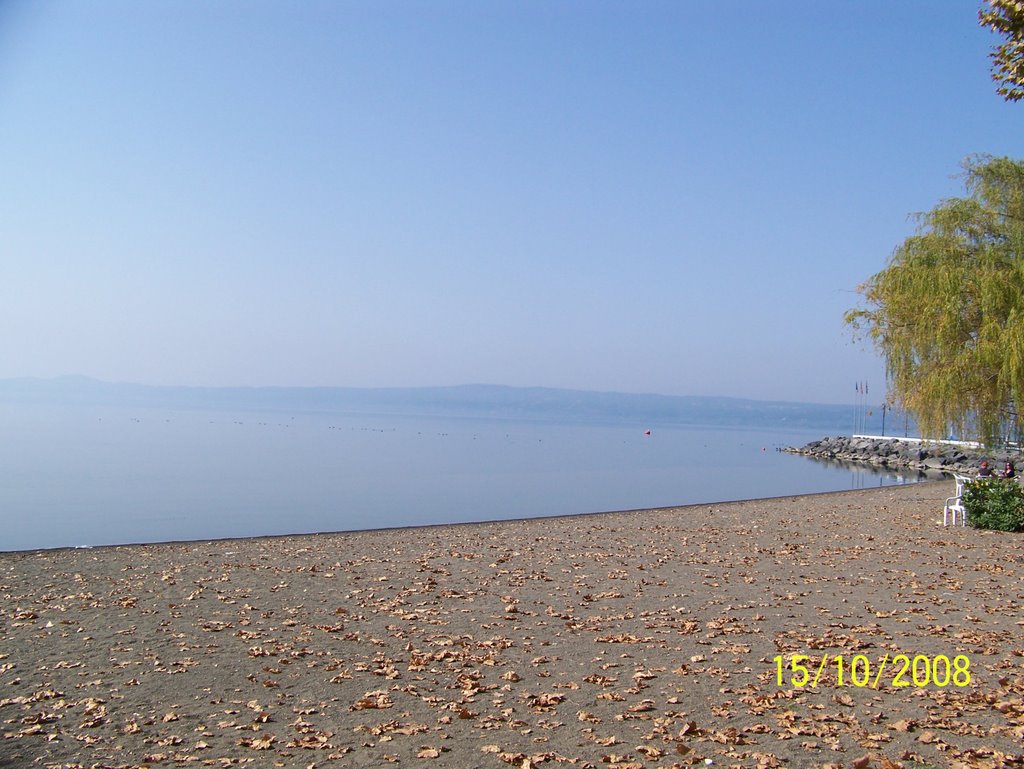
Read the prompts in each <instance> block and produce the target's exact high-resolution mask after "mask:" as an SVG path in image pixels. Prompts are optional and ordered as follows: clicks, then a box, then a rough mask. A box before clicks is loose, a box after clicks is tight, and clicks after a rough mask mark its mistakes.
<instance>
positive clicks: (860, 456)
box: [782, 436, 1024, 475]
mask: <svg viewBox="0 0 1024 769" xmlns="http://www.w3.org/2000/svg"><path fill="white" fill-rule="evenodd" d="M782 450H783V451H785V452H788V453H791V454H801V455H803V456H807V457H815V458H817V459H830V460H838V461H844V462H859V463H863V464H871V465H876V466H878V467H888V468H892V469H897V468H908V469H913V470H923V471H937V472H943V473H950V474H951V473H963V474H966V475H974V474H975V473H977V471H978V465H979V464H980V463H981V460H982V459H987V460H988V461H989V464H990V465H992V467H993V469H994V470H1001V469H1002V467H1003V465H1004V464H1005V463H1006V462H1013V463H1014V465H1015V466H1017V467H1018V468H1021V467H1022V465H1024V454H1021V453H1020V452H1019V451H1010V450H1003V449H985V448H972V447H970V446H963V445H959V444H952V443H939V442H924V441H913V440H901V439H899V438H864V437H856V436H855V437H852V438H851V437H845V436H838V437H835V438H822V439H821V440H820V441H811V442H810V443H808V444H807V445H806V446H803V447H802V448H793V447H789V448H785V449H782Z"/></svg>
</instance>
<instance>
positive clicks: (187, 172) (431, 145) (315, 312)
mask: <svg viewBox="0 0 1024 769" xmlns="http://www.w3.org/2000/svg"><path fill="white" fill-rule="evenodd" d="M976 14H977V4H976V3H974V2H971V1H970V0H966V1H965V0H957V1H954V0H901V1H900V2H892V1H891V0H865V1H864V2H852V1H851V2H840V1H837V2H821V0H800V1H796V0H793V1H787V0H778V1H777V2H750V3H742V4H739V5H737V4H734V3H733V4H728V3H727V4H722V3H720V2H712V1H711V0H707V1H706V2H697V1H696V0H679V1H678V2H601V1H600V0H596V1H594V2H551V1H550V0H536V1H531V0H525V1H521V0H516V1H515V2H512V1H511V0H509V1H504V0H501V1H499V0H486V1H485V2H476V0H472V1H470V0H466V1H465V2H461V1H460V2H447V1H441V0H438V2H387V1H384V2H381V1H380V0H373V1H372V2H371V1H369V0H367V2H341V1H338V2H309V1H307V2H302V3H292V2H283V1H282V2H261V1H259V0H254V1H251V2H241V1H238V2H218V1H217V0H214V1H213V2H181V1H180V0H174V2H163V1H161V0H147V1H146V2H137V1H136V0H130V1H124V2H116V1H114V0H107V1H103V2H84V1H81V2H70V1H68V2H31V3H30V2H12V1H10V0H8V1H7V2H2V3H0V327H2V331H0V377H8V376H55V375H60V374H67V373H78V374H86V375H91V376H95V377H98V378H101V379H108V380H115V381H134V382H143V383H152V384H195V385H271V384H278V385H352V386H412V385H448V384H465V383H495V384H510V385H539V386H549V387H569V388H579V389H594V390H618V391H624V392H654V393H664V394H680V395H730V396H740V397H753V398H770V399H780V400H802V401H818V402H852V401H853V399H854V398H855V393H854V383H855V382H856V381H858V380H867V381H869V382H870V384H871V393H872V395H874V394H876V393H877V396H878V398H881V396H882V393H883V389H884V388H883V381H884V364H883V361H882V360H881V359H880V358H879V357H878V356H877V355H876V354H875V353H874V352H873V351H871V350H870V349H867V348H865V347H864V346H863V345H860V344H856V343H854V342H853V341H852V340H851V338H850V335H849V333H848V332H847V331H846V330H845V329H844V327H843V324H842V314H843V312H844V310H846V309H847V308H849V307H850V306H851V305H853V304H855V303H856V301H857V295H856V294H855V293H854V290H855V288H856V286H857V284H858V283H859V282H861V281H862V280H864V279H865V278H867V277H868V276H870V275H871V274H872V273H874V272H876V271H878V270H879V269H881V268H882V267H884V265H885V263H886V260H887V259H888V257H889V255H890V254H891V253H892V250H893V248H894V247H895V246H896V245H897V244H898V243H899V242H900V241H901V240H902V239H903V238H904V237H906V236H907V235H909V234H910V233H911V232H912V231H913V228H914V223H913V222H912V221H911V220H909V219H908V214H910V213H912V212H915V211H921V210H925V209H928V208H930V207H931V206H932V205H934V204H935V203H936V202H937V201H938V200H939V199H941V198H943V197H948V196H950V195H956V194H960V192H961V190H962V187H961V184H960V182H959V180H957V179H956V178H955V175H956V173H957V172H958V169H959V163H960V161H961V160H962V159H963V158H964V157H965V156H966V155H968V154H971V153H990V154H995V155H1010V156H1011V157H1017V158H1019V157H1022V156H1024V104H1016V105H1014V104H1007V103H1006V102H1004V101H1003V100H1002V99H1001V98H1000V97H999V96H998V95H997V94H996V93H995V86H994V84H993V83H992V82H991V80H990V77H989V60H988V52H989V50H990V48H991V46H992V44H993V43H994V42H995V41H996V38H995V36H993V35H991V34H990V33H988V32H987V31H985V30H983V29H981V28H980V27H979V26H978V24H977V19H976Z"/></svg>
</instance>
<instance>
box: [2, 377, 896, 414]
mask: <svg viewBox="0 0 1024 769" xmlns="http://www.w3.org/2000/svg"><path fill="white" fill-rule="evenodd" d="M17 381H36V382H44V383H45V382H55V383H56V382H62V381H63V382H71V383H73V382H76V381H78V382H90V383H95V384H101V385H114V386H129V387H144V388H153V389H166V390H173V389H190V390H297V391H299V390H352V391H367V392H372V391H417V390H419V391H422V390H459V389H475V388H479V389H495V390H503V389H505V390H512V391H523V392H527V391H531V390H533V391H551V392H562V393H584V394H591V395H609V396H618V395H621V396H625V397H638V398H644V397H650V398H666V399H679V400H690V399H692V400H727V401H749V402H755V403H758V402H761V403H781V404H794V405H807V406H839V407H850V408H853V407H854V406H857V405H859V404H863V403H864V402H865V399H864V397H863V396H861V397H860V399H859V400H851V401H843V400H837V401H832V402H824V401H798V400H793V399H787V398H756V397H743V396H735V395H720V394H715V393H693V394H687V395H673V394H671V393H658V392H641V391H637V392H632V391H626V390H602V389H588V388H583V387H548V386H546V385H529V384H526V385H510V384H504V383H501V382H459V383H455V384H450V385H416V384H411V385H401V386H392V385H381V386H371V387H363V386H357V385H347V384H312V385H288V384H261V385H254V384H245V383H229V384H203V385H189V384H180V383H177V384H176V383H159V384H154V383H149V382H137V381H128V380H109V379H102V378H99V377H94V376H90V375H88V374H78V373H69V374H57V375H54V376H43V377H40V376H32V375H23V376H4V377H0V383H10V382H17ZM883 392H884V391H883ZM872 397H873V396H872ZM867 402H868V403H873V402H874V401H873V400H868V401H867ZM879 405H880V404H879Z"/></svg>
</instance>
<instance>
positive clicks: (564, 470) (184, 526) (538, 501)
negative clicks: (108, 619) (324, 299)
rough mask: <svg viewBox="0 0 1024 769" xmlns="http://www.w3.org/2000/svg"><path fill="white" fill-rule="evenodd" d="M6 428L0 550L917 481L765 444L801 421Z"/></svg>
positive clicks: (22, 412) (76, 421) (173, 422)
mask: <svg viewBox="0 0 1024 769" xmlns="http://www.w3.org/2000/svg"><path fill="white" fill-rule="evenodd" d="M646 429H651V431H652V433H651V435H650V436H646V435H645V434H644V432H645V430H646ZM0 431H2V435H3V440H2V442H0V444H2V445H0V467H2V478H0V519H2V521H3V526H2V528H0V550H26V549H36V548H51V547H67V546H85V545H103V544H120V543H130V542H158V541H167V540H193V539H215V538H221V537H242V536H259V535H272V534H289V533H304V532H320V531H341V530H353V529H367V528H381V527H395V526H411V525H422V524H437V523H454V522H465V521H482V520H494V519H506V518H523V517H537V516H552V515H562V514H571V513H587V512H600V511H610V510H630V509H638V508H649V507H663V506H669V505H680V504H691V503H701V502H716V501H727V500H736V499H751V498H758V497H771V496H782V495H789V494H804V493H811V492H822V491H839V490H843V489H854V488H863V487H867V486H880V485H886V484H894V483H902V482H906V481H907V480H910V479H909V478H904V477H901V476H898V475H896V474H893V473H876V472H873V471H870V470H865V469H854V470H851V469H849V468H842V467H839V466H834V465H826V464H822V463H820V462H815V461H812V460H809V459H806V458H803V457H798V456H794V455H790V454H783V453H780V452H778V451H777V450H776V449H777V448H778V447H781V446H787V445H803V444H804V443H806V442H808V441H810V440H813V439H816V438H821V437H822V435H823V434H822V433H820V432H812V431H806V430H804V431H788V432H787V431H782V430H776V431H747V430H737V429H722V428H707V427H658V426H657V425H636V426H629V427H623V426H606V425H605V426H601V425H590V426H587V425H562V424H553V423H550V422H523V421H500V420H483V419H450V418H410V417H391V416H364V415H360V416H345V415H322V414H318V415H308V414H307V415H301V414H299V415H290V414H268V413H236V414H226V413H211V412H204V411H175V412H167V411H154V410H145V409H128V408H94V407H89V408H86V407H76V408H60V407H51V406H46V407H42V406H30V407H26V406H24V405H18V406H17V407H15V406H5V405H0Z"/></svg>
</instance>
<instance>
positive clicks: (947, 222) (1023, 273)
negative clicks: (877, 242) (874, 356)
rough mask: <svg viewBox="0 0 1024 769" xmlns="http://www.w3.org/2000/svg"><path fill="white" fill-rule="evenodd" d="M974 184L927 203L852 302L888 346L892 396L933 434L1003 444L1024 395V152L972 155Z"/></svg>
mask: <svg viewBox="0 0 1024 769" xmlns="http://www.w3.org/2000/svg"><path fill="white" fill-rule="evenodd" d="M963 168H964V174H963V177H964V180H965V186H966V190H967V193H968V194H967V196H966V197H963V198H951V199H948V200H944V201H942V202H941V203H939V204H938V205H937V206H936V207H935V208H933V209H932V210H931V211H929V212H927V213H924V214H919V215H918V221H919V226H918V230H917V233H916V234H915V235H913V236H911V237H909V238H907V239H906V240H905V241H904V242H903V243H902V244H901V245H900V246H899V247H897V248H896V250H895V251H894V252H893V255H892V258H891V259H890V261H889V264H888V266H887V267H886V268H885V269H884V270H882V271H881V272H879V273H878V274H876V275H874V276H873V277H871V278H870V279H868V280H867V281H866V282H865V283H864V284H862V285H861V286H860V287H859V289H858V290H859V292H860V294H861V295H862V297H863V300H864V302H863V303H864V306H862V307H859V308H856V309H852V310H850V311H849V312H847V314H846V322H847V323H848V324H850V325H851V326H852V327H853V329H854V332H855V334H856V335H866V336H867V337H868V338H870V339H871V341H872V342H873V343H874V345H875V346H876V348H877V349H878V350H879V351H880V352H881V353H882V354H883V355H884V357H885V360H886V368H887V374H888V379H889V386H890V397H892V398H893V399H894V400H898V401H899V402H901V403H902V404H903V406H904V408H906V409H907V410H908V411H909V412H911V413H912V414H913V415H914V417H915V419H916V420H917V423H918V425H919V426H920V427H921V431H922V435H924V436H925V437H931V438H941V437H945V436H946V435H948V434H949V432H950V431H955V432H957V433H959V434H960V435H962V436H974V437H977V438H979V439H981V440H983V441H985V442H986V443H988V444H990V445H992V444H994V443H997V442H998V441H999V439H1000V438H1001V437H1002V436H1004V435H1005V434H1006V430H1007V427H1008V426H1012V427H1014V428H1016V429H1017V430H1019V429H1020V428H1021V426H1022V416H1021V414H1019V413H1018V412H1017V408H1016V406H1017V405H1018V404H1024V162H1021V161H1015V160H1011V159H1009V158H993V157H988V156H976V157H971V158H968V159H967V160H965V161H964V163H963Z"/></svg>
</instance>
